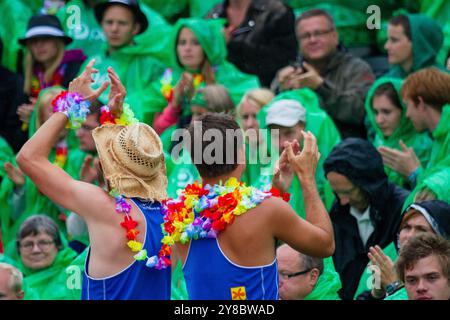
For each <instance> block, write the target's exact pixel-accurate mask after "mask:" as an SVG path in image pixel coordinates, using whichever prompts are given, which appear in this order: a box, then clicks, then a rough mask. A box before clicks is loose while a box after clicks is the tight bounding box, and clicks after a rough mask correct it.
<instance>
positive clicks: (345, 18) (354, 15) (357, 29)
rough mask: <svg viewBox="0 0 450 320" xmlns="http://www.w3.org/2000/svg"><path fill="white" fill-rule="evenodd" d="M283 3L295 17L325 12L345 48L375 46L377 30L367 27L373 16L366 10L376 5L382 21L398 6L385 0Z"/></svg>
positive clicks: (312, 0)
mask: <svg viewBox="0 0 450 320" xmlns="http://www.w3.org/2000/svg"><path fill="white" fill-rule="evenodd" d="M284 2H285V3H286V4H288V5H289V6H291V7H292V8H294V13H295V15H296V16H298V15H300V14H301V13H302V12H304V11H306V10H310V9H323V10H325V11H327V12H328V13H329V14H331V16H332V17H333V19H334V22H335V24H336V28H337V31H338V33H339V38H340V40H341V41H342V43H343V44H344V45H345V47H347V48H352V47H363V46H370V45H375V44H376V38H377V31H378V30H377V29H373V30H371V29H369V28H368V27H367V23H368V22H369V21H368V19H369V17H370V15H372V14H373V12H370V13H367V8H369V7H370V6H371V5H376V6H377V7H378V8H379V9H380V18H381V20H382V21H384V20H386V19H388V18H390V17H391V16H392V12H393V11H394V10H395V9H397V8H398V6H399V3H398V2H399V1H385V0H363V1H349V0H326V1H317V0H285V1H284ZM403 2H405V1H403ZM409 2H413V1H409ZM403 5H405V4H403Z"/></svg>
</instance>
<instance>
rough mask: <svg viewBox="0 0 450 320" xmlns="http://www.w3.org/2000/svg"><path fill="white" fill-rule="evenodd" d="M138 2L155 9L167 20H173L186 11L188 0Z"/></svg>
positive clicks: (142, 0) (144, 0) (147, 0)
mask: <svg viewBox="0 0 450 320" xmlns="http://www.w3.org/2000/svg"><path fill="white" fill-rule="evenodd" d="M140 2H141V4H145V5H147V6H149V7H150V8H152V9H153V10H155V11H157V12H158V13H159V14H160V15H162V16H163V17H164V18H165V19H167V21H174V19H176V18H177V17H178V16H179V15H180V14H182V13H184V12H185V11H187V6H188V2H189V0H141V1H140Z"/></svg>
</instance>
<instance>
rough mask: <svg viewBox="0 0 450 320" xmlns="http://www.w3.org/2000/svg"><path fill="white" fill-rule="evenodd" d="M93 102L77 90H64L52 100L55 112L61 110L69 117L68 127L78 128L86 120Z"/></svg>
mask: <svg viewBox="0 0 450 320" xmlns="http://www.w3.org/2000/svg"><path fill="white" fill-rule="evenodd" d="M90 105H91V103H90V102H89V101H88V100H84V98H83V96H82V95H80V94H79V93H77V92H69V91H63V92H61V93H60V94H58V95H57V96H56V97H55V98H54V99H53V100H52V106H53V112H61V113H64V114H65V115H66V117H67V118H68V119H69V124H68V126H67V127H68V128H70V129H78V128H80V127H81V124H82V123H83V122H85V121H86V116H87V115H88V113H89V112H90V110H89V107H90Z"/></svg>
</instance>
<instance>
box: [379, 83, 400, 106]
mask: <svg viewBox="0 0 450 320" xmlns="http://www.w3.org/2000/svg"><path fill="white" fill-rule="evenodd" d="M379 96H386V97H388V99H389V101H390V102H391V103H392V104H393V105H394V106H395V107H396V108H398V109H400V110H403V108H402V105H401V102H400V97H399V96H398V94H397V91H396V90H395V88H394V86H393V85H392V83H390V82H386V83H383V84H382V85H380V86H378V87H377V88H376V89H375V91H374V93H373V96H372V106H373V98H375V97H379Z"/></svg>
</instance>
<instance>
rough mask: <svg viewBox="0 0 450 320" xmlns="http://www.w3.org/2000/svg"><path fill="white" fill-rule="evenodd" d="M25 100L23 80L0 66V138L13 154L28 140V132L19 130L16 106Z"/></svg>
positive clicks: (19, 123) (19, 124)
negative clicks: (5, 142) (0, 137)
mask: <svg viewBox="0 0 450 320" xmlns="http://www.w3.org/2000/svg"><path fill="white" fill-rule="evenodd" d="M25 100H26V97H25V95H24V94H23V78H22V77H21V76H20V75H18V74H15V73H13V72H11V71H9V70H8V69H6V68H4V67H2V66H0V136H2V137H3V138H4V139H5V140H6V141H7V142H8V144H9V145H10V146H11V148H12V149H13V150H14V152H18V151H19V150H20V148H21V147H22V145H23V144H24V143H25V141H26V140H27V139H28V132H25V131H22V130H21V126H22V122H21V121H20V119H19V116H18V115H17V106H19V105H20V104H21V103H23V102H24V101H25Z"/></svg>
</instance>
